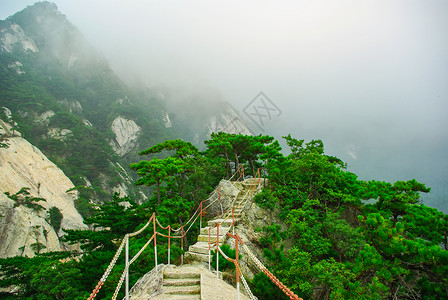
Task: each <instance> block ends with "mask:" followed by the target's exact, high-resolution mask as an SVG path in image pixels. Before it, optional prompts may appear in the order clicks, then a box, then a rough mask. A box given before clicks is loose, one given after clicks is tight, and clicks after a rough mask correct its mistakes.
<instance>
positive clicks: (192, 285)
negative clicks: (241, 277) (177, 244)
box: [131, 264, 249, 300]
mask: <svg viewBox="0 0 448 300" xmlns="http://www.w3.org/2000/svg"><path fill="white" fill-rule="evenodd" d="M162 291H163V294H161V295H158V296H156V297H154V298H151V299H154V300H165V299H174V300H176V299H188V300H209V299H211V300H228V299H236V298H237V291H236V289H235V288H234V287H233V286H231V285H230V284H228V283H226V282H224V281H222V280H220V279H217V278H216V275H214V274H213V273H211V272H210V271H208V270H207V269H206V268H205V267H203V266H202V265H198V264H188V265H183V266H173V265H170V266H167V267H166V268H165V269H164V271H163V281H162ZM131 299H132V300H136V299H137V298H131ZM240 299H241V300H249V298H248V297H247V296H246V295H244V294H243V293H240Z"/></svg>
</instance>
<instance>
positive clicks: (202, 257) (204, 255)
mask: <svg viewBox="0 0 448 300" xmlns="http://www.w3.org/2000/svg"><path fill="white" fill-rule="evenodd" d="M233 184H234V185H235V187H237V188H238V189H239V193H238V194H237V196H236V200H235V202H234V204H233V209H234V216H235V218H236V217H237V216H240V214H241V211H242V206H243V205H244V203H243V202H245V200H247V198H246V197H247V196H248V195H247V194H248V193H249V192H250V189H251V184H247V183H244V182H234V183H233ZM228 215H229V212H226V213H224V215H221V216H219V217H218V218H216V219H214V220H211V221H208V222H207V226H206V227H203V228H201V230H200V233H199V236H198V241H197V242H196V243H195V244H194V245H191V246H190V247H189V248H188V252H187V253H186V254H185V257H186V258H189V259H192V260H195V261H200V262H208V259H209V257H208V249H209V245H208V243H209V239H210V242H211V243H214V242H216V240H217V227H216V224H217V223H219V224H220V225H219V245H220V246H221V245H222V244H223V243H224V242H225V241H226V240H227V238H228V237H227V236H226V234H227V232H229V230H230V228H231V226H232V212H231V210H230V216H229V217H227V216H228ZM225 217H227V218H226V219H224V218H225ZM239 220H240V218H239V217H238V218H236V219H235V225H236V224H237V223H238V221H239ZM209 230H210V237H209Z"/></svg>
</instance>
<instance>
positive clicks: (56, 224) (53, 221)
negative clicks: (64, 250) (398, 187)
mask: <svg viewBox="0 0 448 300" xmlns="http://www.w3.org/2000/svg"><path fill="white" fill-rule="evenodd" d="M63 217H64V216H63V215H62V213H61V211H60V210H59V208H57V207H56V206H52V207H50V209H49V210H48V222H49V223H50V225H51V226H53V228H54V231H55V232H56V233H58V232H59V229H61V223H62V218H63Z"/></svg>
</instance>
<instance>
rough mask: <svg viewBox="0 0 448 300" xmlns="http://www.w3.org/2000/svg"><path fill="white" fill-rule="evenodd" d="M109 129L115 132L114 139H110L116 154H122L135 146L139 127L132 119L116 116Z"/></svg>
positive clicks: (139, 130)
mask: <svg viewBox="0 0 448 300" xmlns="http://www.w3.org/2000/svg"><path fill="white" fill-rule="evenodd" d="M111 129H112V131H113V133H114V134H115V139H114V140H113V141H111V146H112V148H113V149H114V151H115V153H117V154H118V155H120V156H123V155H125V154H127V153H128V152H129V151H131V150H132V149H133V148H134V147H135V146H137V139H138V137H139V135H140V132H141V128H140V126H138V125H137V124H136V123H135V122H134V120H128V119H125V118H123V117H121V116H118V117H116V118H115V120H114V121H113V122H112V125H111Z"/></svg>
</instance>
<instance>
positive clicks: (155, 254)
mask: <svg viewBox="0 0 448 300" xmlns="http://www.w3.org/2000/svg"><path fill="white" fill-rule="evenodd" d="M152 217H153V223H154V256H155V263H156V271H157V265H158V264H157V232H156V213H153V214H152Z"/></svg>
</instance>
